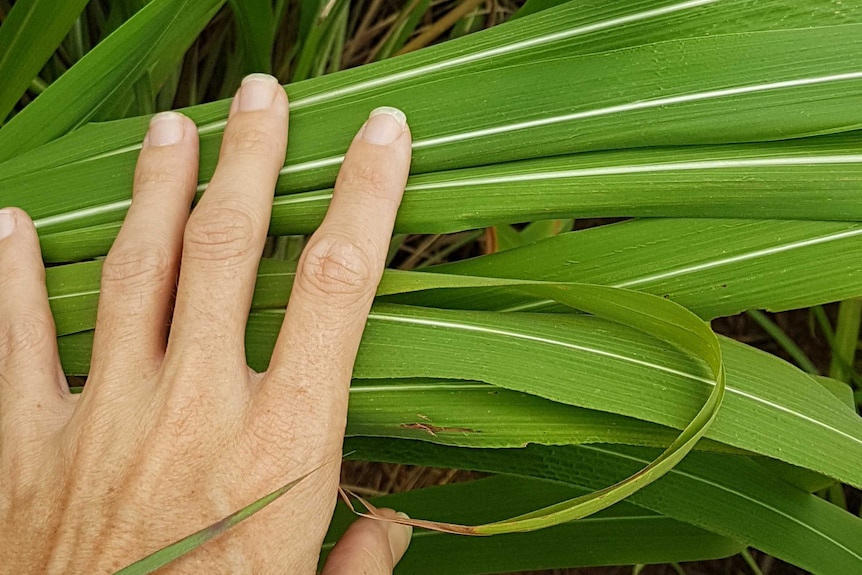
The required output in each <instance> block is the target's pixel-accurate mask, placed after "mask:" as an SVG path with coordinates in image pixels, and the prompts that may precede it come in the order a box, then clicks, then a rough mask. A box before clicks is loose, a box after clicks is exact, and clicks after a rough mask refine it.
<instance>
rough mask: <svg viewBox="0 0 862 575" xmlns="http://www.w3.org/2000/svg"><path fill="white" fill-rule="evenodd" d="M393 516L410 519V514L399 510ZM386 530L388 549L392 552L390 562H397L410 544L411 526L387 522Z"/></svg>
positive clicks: (411, 536)
mask: <svg viewBox="0 0 862 575" xmlns="http://www.w3.org/2000/svg"><path fill="white" fill-rule="evenodd" d="M395 516H396V517H400V518H401V519H410V516H408V515H407V514H406V513H402V512H400V511H399V512H398V513H396V514H395ZM387 532H388V535H389V550H390V551H391V552H392V563H393V564H397V563H398V562H399V561H401V558H402V557H404V553H406V552H407V548H408V547H409V546H410V540H411V539H412V538H413V527H411V526H410V525H404V524H402V523H395V522H391V523H388V524H387Z"/></svg>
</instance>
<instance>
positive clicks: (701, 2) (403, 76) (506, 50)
mask: <svg viewBox="0 0 862 575" xmlns="http://www.w3.org/2000/svg"><path fill="white" fill-rule="evenodd" d="M720 1H721V0H688V1H687V2H680V3H679V4H672V5H670V6H664V7H662V8H655V9H652V10H645V11H643V12H637V13H635V14H628V15H626V16H620V17H618V18H611V19H609V20H604V21H602V22H595V23H593V24H587V25H585V26H578V27H576V28H571V29H568V30H560V31H559V32H552V33H550V34H545V35H543V36H536V37H535V38H528V39H526V40H521V41H519V42H513V43H511V44H507V45H505V46H497V47H496V48H490V49H488V50H482V51H479V52H475V53H473V54H465V55H463V56H458V57H455V58H451V59H448V60H443V61H440V62H435V63H433V64H427V65H425V66H419V67H417V68H413V69H410V70H403V71H401V72H395V73H393V74H388V75H385V76H381V77H379V78H373V79H370V80H366V81H364V82H358V83H356V84H352V85H350V86H343V87H341V88H335V89H333V90H328V91H325V92H321V93H320V94H315V95H313V96H306V97H305V98H297V99H295V100H291V103H290V107H291V109H292V110H299V109H302V108H305V107H307V106H311V105H313V104H319V103H321V102H327V101H329V100H334V99H336V98H341V97H344V96H349V95H351V94H356V93H358V92H361V91H362V90H368V89H373V88H380V87H383V86H386V85H389V84H393V83H395V82H399V81H401V80H409V79H411V78H416V77H419V76H422V75H424V74H430V73H434V72H440V71H442V70H446V69H449V68H454V67H456V66H461V65H462V64H471V63H473V62H479V61H481V60H487V59H488V58H493V57H494V56H501V55H505V54H512V53H515V52H519V51H521V50H529V49H531V48H535V47H537V46H542V45H544V44H548V43H551V42H556V41H558V40H565V39H567V38H573V37H575V36H583V35H584V34H590V33H592V32H598V31H600V30H607V29H610V28H614V27H616V26H623V25H625V24H631V23H633V22H639V21H641V20H649V19H650V18H656V17H659V16H665V15H667V14H673V13H674V12H680V11H683V10H688V9H689V8H697V7H700V6H706V5H707V4H715V3H716V2H720ZM226 125H227V120H219V121H217V122H209V123H206V124H202V125H201V126H199V127H198V133H200V134H210V133H214V132H219V131H221V130H223V129H224V127H225V126H226ZM140 149H141V145H140V144H135V145H131V146H125V147H123V148H119V149H116V150H111V151H109V152H105V153H104V154H99V155H97V156H93V157H92V158H88V159H87V161H89V160H96V159H101V158H105V157H109V156H113V155H116V154H122V153H126V152H132V151H135V150H140ZM336 159H337V162H334V163H341V160H342V159H343V156H336V157H333V158H327V159H325V160H317V161H315V162H307V163H305V164H301V165H303V166H306V168H305V169H312V167H322V166H327V165H331V164H332V163H333V160H336ZM283 173H286V172H283Z"/></svg>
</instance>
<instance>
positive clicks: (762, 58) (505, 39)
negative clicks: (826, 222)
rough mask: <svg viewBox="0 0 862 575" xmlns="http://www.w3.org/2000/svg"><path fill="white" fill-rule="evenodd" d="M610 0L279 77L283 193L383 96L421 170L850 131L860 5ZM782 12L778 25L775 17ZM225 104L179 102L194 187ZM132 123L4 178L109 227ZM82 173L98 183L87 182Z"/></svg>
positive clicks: (73, 217) (20, 194)
mask: <svg viewBox="0 0 862 575" xmlns="http://www.w3.org/2000/svg"><path fill="white" fill-rule="evenodd" d="M621 6H622V5H616V4H612V5H605V6H603V7H598V6H591V7H590V9H587V10H581V9H579V7H578V6H575V5H571V4H568V5H564V6H560V7H558V8H555V9H550V10H547V11H543V12H541V13H539V14H536V15H534V16H531V17H529V18H523V19H520V20H518V21H516V22H513V23H511V24H504V25H502V26H499V27H497V28H494V29H491V30H488V31H486V32H483V33H481V34H476V35H471V36H470V37H469V38H464V39H460V40H455V41H452V42H447V43H445V44H443V45H441V46H439V47H435V48H432V49H429V50H423V51H421V52H419V53H415V54H408V55H406V56H404V57H399V58H394V59H391V60H387V61H384V62H380V63H377V64H374V65H370V66H365V67H362V68H357V69H354V70H347V71H345V72H342V73H338V74H332V75H330V76H325V77H321V78H317V79H313V80H309V81H307V82H301V83H297V84H294V85H291V86H289V87H288V92H289V94H290V96H291V102H292V113H291V131H292V134H291V135H292V139H291V142H292V143H291V146H290V149H289V150H288V160H287V166H286V167H285V168H284V170H283V177H282V178H281V179H280V182H279V186H278V193H279V194H285V193H291V192H297V191H303V190H310V189H321V188H324V187H326V186H328V185H331V184H332V182H333V180H334V175H335V173H336V171H337V168H338V165H339V164H340V162H341V156H342V154H343V153H344V150H345V149H346V148H347V145H348V143H349V141H350V140H351V138H352V136H353V134H354V132H355V130H356V129H357V128H358V127H359V126H360V125H361V123H362V121H363V120H364V119H365V117H366V116H367V114H368V111H369V110H370V109H371V108H373V107H374V106H377V105H380V104H388V105H395V106H399V107H401V108H402V109H404V110H405V112H406V113H407V115H408V117H409V118H410V121H411V125H412V126H415V129H414V138H415V139H414V159H413V170H414V172H415V173H424V172H432V171H439V170H445V169H449V168H456V167H464V166H475V165H483V164H488V163H498V162H502V161H507V160H516V159H524V158H530V157H542V156H550V155H560V154H571V153H575V152H583V151H589V150H606V149H619V148H633V147H646V146H657V145H661V146H667V145H683V144H686V145H692V144H718V143H725V142H751V141H760V140H780V139H787V138H792V137H800V136H806V135H816V134H824V133H832V132H839V131H846V130H851V129H854V128H858V127H860V126H862V89H860V86H862V71H860V70H862V59H860V58H862V56H860V58H856V55H860V54H862V50H860V46H862V33H860V30H862V24H859V22H862V7H859V8H856V7H850V8H845V9H842V10H837V11H836V10H834V7H833V4H832V3H831V2H829V1H827V0H815V1H813V2H808V3H806V4H805V6H804V7H803V6H801V5H799V4H798V3H796V2H791V1H790V0H769V1H763V2H750V1H748V0H692V1H689V2H676V3H674V2H669V1H667V0H665V1H658V0H649V1H642V2H633V3H626V4H625V5H624V6H622V7H621ZM776 10H780V11H781V13H782V14H783V15H784V17H783V18H781V19H776V18H775V16H774V15H775V13H776ZM835 24H841V25H835ZM803 26H804V27H803ZM857 26H859V28H858V29H857ZM752 30H754V31H752ZM757 30H763V31H757ZM573 70H577V73H573ZM715 70H720V73H716V72H715ZM441 108H445V109H446V110H447V114H446V115H445V116H441V115H440V114H439V110H440V109H441ZM226 110H227V106H226V104H225V103H224V102H219V103H214V104H210V105H206V106H203V107H199V108H194V109H189V110H187V112H188V113H189V114H190V115H191V116H192V117H194V118H195V119H196V120H197V121H198V122H199V124H200V127H201V128H200V129H201V132H202V134H203V136H202V148H201V150H202V155H201V158H202V172H201V178H202V179H203V180H204V182H205V181H206V180H207V179H208V178H209V177H210V175H211V173H212V169H213V167H214V163H215V158H216V152H217V147H218V144H219V141H220V137H221V130H222V129H223V126H224V117H225V114H226ZM731 117H732V118H733V121H729V120H728V118H731ZM144 126H145V121H143V120H140V119H134V120H129V121H128V122H118V123H115V124H110V125H102V126H89V127H86V128H84V129H81V130H79V131H77V133H75V134H72V135H70V136H69V137H68V138H67V139H65V141H63V142H62V144H61V142H57V143H56V146H55V145H48V146H45V147H44V149H39V150H34V151H33V153H31V154H26V155H25V156H22V157H20V158H16V159H15V160H12V161H10V162H6V163H4V164H3V165H0V184H2V185H3V186H4V189H5V190H9V195H10V199H11V201H10V203H13V204H16V205H20V206H21V207H24V208H25V209H27V210H28V211H29V212H30V213H31V214H32V215H33V216H34V217H35V218H36V219H37V220H38V221H39V226H40V229H41V230H43V231H44V232H48V231H59V230H60V229H64V228H66V227H69V226H71V227H75V228H77V227H83V226H91V225H97V224H100V223H111V222H118V221H119V220H120V219H121V218H122V215H123V213H124V212H125V209H126V208H127V206H128V197H129V187H130V182H131V177H132V170H133V165H134V160H135V157H136V154H137V150H138V148H139V145H140V140H141V138H142V135H143V129H144ZM573 134H576V135H577V137H575V136H573ZM705 177H706V176H705ZM708 177H711V175H710V176H708ZM93 181H99V182H102V183H103V184H102V185H100V187H99V189H98V190H95V191H94V190H92V189H90V187H91V182H93ZM45 189H52V190H54V193H52V195H51V198H50V201H49V200H48V199H47V198H45V197H44V194H40V193H39V192H40V191H41V190H45ZM82 197H86V198H87V201H86V202H82V200H81V198H82ZM303 201H308V200H307V198H306V199H303ZM451 203H452V204H455V205H457V202H451ZM319 205H320V204H319ZM319 205H318V206H319ZM456 209H457V208H456ZM303 225H304V226H305V228H304V229H306V228H307V227H309V224H307V223H305V224H303ZM441 225H442V224H441ZM58 226H59V227H58Z"/></svg>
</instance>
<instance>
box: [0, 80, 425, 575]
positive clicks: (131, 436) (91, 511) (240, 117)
mask: <svg viewBox="0 0 862 575" xmlns="http://www.w3.org/2000/svg"><path fill="white" fill-rule="evenodd" d="M287 123H288V101H287V97H286V96H285V93H284V90H283V89H281V87H280V86H279V85H278V84H277V82H276V81H275V80H274V79H272V78H269V77H266V76H260V75H254V76H251V77H249V78H247V79H246V81H245V82H244V83H243V86H242V87H241V88H240V90H239V91H238V92H237V97H236V98H235V99H234V101H233V104H232V107H231V111H230V117H229V120H228V124H227V127H226V128H225V135H224V141H223V144H222V148H221V153H220V156H219V162H218V167H217V169H216V172H215V175H214V176H213V178H212V181H211V183H210V184H209V186H208V188H207V190H206V192H205V193H204V196H203V198H202V199H201V201H200V203H199V204H198V205H197V206H196V207H195V208H194V210H193V212H192V213H191V215H189V209H190V205H191V202H192V198H193V196H194V192H195V186H196V184H197V165H198V134H197V130H196V128H195V125H194V123H192V121H191V120H189V119H188V118H185V117H183V116H180V115H179V114H168V115H160V116H157V117H156V118H155V119H154V120H153V122H152V123H151V125H150V130H149V132H148V134H147V136H146V139H145V140H144V145H143V148H142V150H141V153H140V157H139V160H138V165H137V170H136V173H135V179H134V188H133V199H132V204H131V208H130V210H129V213H128V215H127V217H126V220H125V222H124V224H123V226H122V229H121V230H120V233H119V235H118V237H117V239H116V241H115V242H114V245H113V247H112V248H111V250H110V253H109V254H108V256H107V258H106V260H105V263H104V271H103V274H102V283H101V294H100V297H99V308H98V319H97V325H96V332H95V341H94V347H93V357H92V366H91V371H90V375H89V378H88V380H87V384H86V386H85V389H84V391H83V393H82V394H81V395H74V394H71V393H70V392H69V388H68V384H67V382H66V378H65V377H64V375H63V371H62V368H61V366H60V362H59V356H58V352H57V346H56V337H55V329H54V324H53V320H52V317H51V312H50V309H49V307H48V299H47V292H46V288H45V280H44V276H45V271H44V268H43V265H42V261H41V257H40V253H39V243H38V239H37V236H36V231H35V228H34V226H33V223H32V222H31V220H30V219H29V218H28V217H27V215H26V214H25V213H24V212H22V211H21V210H17V209H14V208H9V209H6V210H2V211H0V238H2V239H0V270H2V273H0V542H2V545H0V573H10V574H11V573H15V574H23V573H46V574H55V573H56V574H59V573H63V574H79V573H80V574H84V573H86V574H103V573H104V574H108V573H113V572H115V571H117V570H118V569H120V568H122V567H124V566H126V565H128V564H130V563H132V562H134V561H136V560H138V559H140V558H142V557H144V556H145V555H148V554H149V553H152V552H154V551H156V550H158V549H160V548H161V547H164V546H165V545H168V544H170V543H172V542H174V541H176V540H177V539H180V538H182V537H184V536H186V535H188V534H190V533H193V532H195V531H197V530H199V529H201V528H203V527H205V526H207V525H210V524H212V523H214V522H216V521H218V520H219V519H221V518H223V517H224V516H226V515H228V514H230V513H231V512H233V511H236V510H237V509H240V508H242V507H244V506H246V505H248V504H249V503H251V502H252V501H254V500H256V499H257V498H259V497H261V496H262V495H264V494H266V493H269V492H271V491H273V490H274V489H276V488H278V487H280V486H281V485H284V484H285V483H287V482H289V481H291V480H293V479H296V478H297V477H300V476H302V475H304V474H306V473H309V472H312V473H311V474H310V475H309V476H308V477H307V478H306V479H305V480H303V481H302V482H300V483H299V484H298V485H297V486H296V487H295V488H294V489H293V490H291V491H290V492H288V493H287V494H286V495H285V496H284V497H282V498H281V499H279V500H278V501H276V502H274V503H272V504H271V505H270V506H269V507H267V508H265V509H263V510H262V511H260V512H259V513H258V514H257V515H255V516H253V517H251V518H250V519H248V520H247V521H246V522H244V523H242V524H240V525H238V526H236V527H234V528H233V529H231V530H230V531H228V532H227V533H225V534H223V535H221V536H219V537H218V538H217V539H215V540H213V541H211V542H209V543H207V544H205V545H204V546H203V547H201V548H199V549H197V550H195V551H193V552H192V553H190V554H189V555H187V556H185V557H183V558H181V559H179V560H177V561H176V562H175V563H173V564H171V565H170V566H168V567H167V568H164V569H162V570H160V571H159V573H164V574H170V575H179V574H186V573H195V574H197V573H224V574H243V573H248V574H252V573H253V574H255V575H266V574H270V573H272V574H275V573H278V574H285V573H290V574H311V573H315V572H316V571H317V564H318V556H319V552H320V545H321V542H322V540H323V537H324V534H325V533H326V530H327V527H328V525H329V521H330V518H331V515H332V510H333V507H334V504H335V501H336V489H337V485H338V474H339V467H340V460H341V446H342V440H343V436H344V427H345V421H346V413H347V396H348V387H349V384H350V376H351V371H352V369H353V363H354V359H355V356H356V352H357V349H358V346H359V340H360V337H361V335H362V331H363V328H364V326H365V321H366V317H367V314H368V311H369V308H370V306H371V302H372V299H373V297H374V293H375V290H376V287H377V284H378V282H379V281H380V277H381V274H382V272H383V267H384V258H385V256H386V253H387V249H388V246H389V238H390V235H391V233H392V227H393V222H394V219H395V213H396V210H397V209H398V205H399V203H400V201H401V195H402V193H403V190H404V185H405V182H406V179H407V173H408V169H409V164H410V154H411V139H410V131H409V128H408V127H407V126H406V124H405V123H404V121H403V115H400V114H399V113H395V112H389V113H387V112H386V111H384V112H383V113H377V114H376V115H372V117H371V118H370V119H369V120H368V122H366V124H365V125H364V126H362V127H361V128H360V129H359V133H358V134H357V136H356V138H355V139H354V140H353V142H352V144H351V146H350V149H349V151H348V152H347V156H346V158H345V160H344V163H343V165H342V167H341V171H340V173H339V176H338V180H337V183H336V186H335V192H334V197H333V200H332V204H331V206H330V208H329V211H328V213H327V215H326V219H325V220H324V222H323V223H322V224H321V226H320V228H319V229H318V231H317V232H316V233H315V234H314V235H313V237H312V238H311V239H310V241H309V243H308V246H307V247H306V249H305V252H304V253H303V255H302V258H301V260H300V262H299V267H298V272H297V278H296V282H295V284H294V288H293V292H292V294H291V297H290V303H289V304H288V307H287V311H286V313H285V320H284V324H283V326H282V328H281V332H280V334H279V338H278V342H277V344H276V347H275V351H274V353H273V357H272V361H271V363H270V366H269V369H268V370H267V371H266V372H265V373H256V372H254V371H252V370H251V369H250V368H249V367H248V366H247V365H246V361H245V350H244V342H243V341H244V331H245V326H246V320H247V317H248V312H249V308H250V304H251V296H252V291H253V288H254V279H255V273H256V270H257V266H258V261H259V258H260V256H261V251H262V249H263V245H264V241H265V239H266V231H267V226H268V222H269V217H270V209H271V205H272V197H273V189H274V186H275V181H276V178H277V177H278V173H279V169H280V168H281V167H282V165H283V163H284V157H285V149H286V145H287ZM385 513H386V514H389V515H390V516H392V515H394V511H391V510H387V511H386V512H385ZM410 535H411V532H410V528H409V527H405V526H402V525H398V524H396V523H389V522H382V521H375V520H371V519H360V520H359V521H357V522H355V523H354V524H353V526H352V527H351V528H350V529H349V530H348V532H347V533H346V534H345V535H344V536H343V537H342V539H341V540H340V541H339V543H338V544H337V545H336V547H335V548H334V550H333V551H332V553H331V555H330V557H329V559H328V561H327V564H326V566H325V567H324V570H323V573H324V574H325V575H347V574H351V575H356V574H366V575H383V574H390V573H391V572H392V569H393V567H394V565H395V564H396V563H397V561H398V560H399V559H400V558H401V556H402V555H403V553H404V552H405V550H406V548H407V545H408V543H409V540H410Z"/></svg>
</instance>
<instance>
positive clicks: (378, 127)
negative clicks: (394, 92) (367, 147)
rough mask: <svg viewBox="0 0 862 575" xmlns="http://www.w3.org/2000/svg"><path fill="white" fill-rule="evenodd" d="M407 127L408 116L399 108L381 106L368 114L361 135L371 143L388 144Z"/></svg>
mask: <svg viewBox="0 0 862 575" xmlns="http://www.w3.org/2000/svg"><path fill="white" fill-rule="evenodd" d="M406 127H407V116H406V115H405V114H404V112H402V111H401V110H399V109H398V108H393V107H391V106H381V107H379V108H375V109H374V110H372V111H371V113H370V114H369V115H368V120H367V121H366V122H365V125H364V126H363V127H362V130H361V131H360V137H361V138H362V139H363V140H365V141H366V142H369V143H371V144H376V145H378V146H388V145H389V144H392V143H393V142H395V141H396V140H397V139H398V138H399V137H401V134H403V133H404V130H405V128H406Z"/></svg>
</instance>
